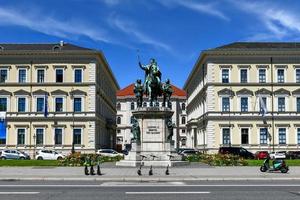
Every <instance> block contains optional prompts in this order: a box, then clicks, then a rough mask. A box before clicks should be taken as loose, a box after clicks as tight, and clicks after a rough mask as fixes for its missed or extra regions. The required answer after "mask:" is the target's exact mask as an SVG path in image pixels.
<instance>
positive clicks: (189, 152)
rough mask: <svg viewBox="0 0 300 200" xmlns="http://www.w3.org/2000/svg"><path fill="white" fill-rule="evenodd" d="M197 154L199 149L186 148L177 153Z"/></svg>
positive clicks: (184, 154)
mask: <svg viewBox="0 0 300 200" xmlns="http://www.w3.org/2000/svg"><path fill="white" fill-rule="evenodd" d="M196 154H199V151H197V150H195V149H186V150H183V151H181V152H180V154H179V155H182V156H189V155H196Z"/></svg>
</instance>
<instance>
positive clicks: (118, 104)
mask: <svg viewBox="0 0 300 200" xmlns="http://www.w3.org/2000/svg"><path fill="white" fill-rule="evenodd" d="M117 110H121V103H120V102H118V103H117Z"/></svg>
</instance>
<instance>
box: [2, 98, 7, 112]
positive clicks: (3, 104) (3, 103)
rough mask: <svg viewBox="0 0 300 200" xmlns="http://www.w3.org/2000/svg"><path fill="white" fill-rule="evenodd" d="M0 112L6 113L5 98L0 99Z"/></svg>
mask: <svg viewBox="0 0 300 200" xmlns="http://www.w3.org/2000/svg"><path fill="white" fill-rule="evenodd" d="M0 111H7V98H0Z"/></svg>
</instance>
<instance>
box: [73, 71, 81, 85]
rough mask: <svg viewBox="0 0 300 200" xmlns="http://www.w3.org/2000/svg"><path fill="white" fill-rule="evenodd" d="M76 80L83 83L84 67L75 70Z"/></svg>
mask: <svg viewBox="0 0 300 200" xmlns="http://www.w3.org/2000/svg"><path fill="white" fill-rule="evenodd" d="M74 82H75V83H81V82H82V69H75V70H74Z"/></svg>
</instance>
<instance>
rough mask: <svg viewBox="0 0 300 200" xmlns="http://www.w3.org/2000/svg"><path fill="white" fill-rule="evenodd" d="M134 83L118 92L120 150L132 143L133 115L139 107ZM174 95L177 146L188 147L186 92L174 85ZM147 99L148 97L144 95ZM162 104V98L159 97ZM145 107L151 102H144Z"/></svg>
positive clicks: (118, 140)
mask: <svg viewBox="0 0 300 200" xmlns="http://www.w3.org/2000/svg"><path fill="white" fill-rule="evenodd" d="M133 89H134V84H131V85H129V86H127V87H125V88H124V89H121V90H119V91H118V92H117V104H116V107H117V119H116V121H117V145H118V150H121V149H126V148H127V147H129V146H130V144H131V138H132V134H131V117H132V111H133V110H135V109H136V108H137V103H136V98H135V94H134V92H133ZM172 89H173V91H174V92H173V95H172V97H171V104H172V105H171V109H172V111H174V114H173V116H172V122H173V123H175V126H176V127H175V128H174V130H173V133H174V135H173V138H172V140H173V141H174V145H175V147H187V146H188V144H189V143H190V141H189V140H190V138H187V137H186V120H187V116H186V93H185V91H184V90H181V89H179V88H178V87H176V86H174V85H172ZM144 100H147V97H144ZM159 104H160V106H162V98H159ZM143 106H144V107H147V106H149V102H146V101H145V102H144V103H143Z"/></svg>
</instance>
